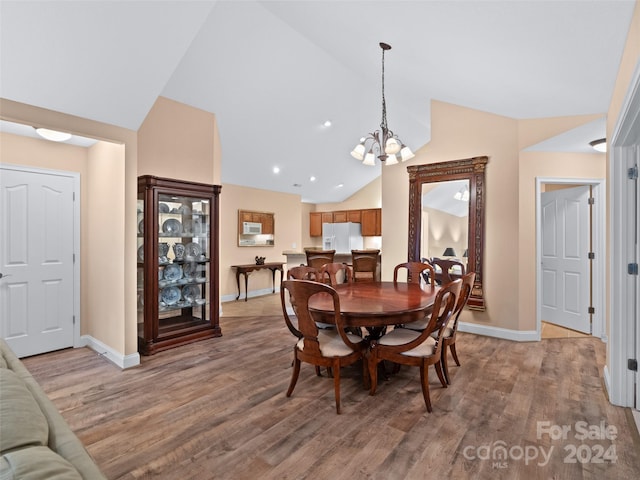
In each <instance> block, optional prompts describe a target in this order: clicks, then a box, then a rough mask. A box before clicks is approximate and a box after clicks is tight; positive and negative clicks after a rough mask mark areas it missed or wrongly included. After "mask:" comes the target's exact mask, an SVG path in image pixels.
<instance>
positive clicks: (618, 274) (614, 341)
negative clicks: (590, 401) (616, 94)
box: [604, 63, 640, 410]
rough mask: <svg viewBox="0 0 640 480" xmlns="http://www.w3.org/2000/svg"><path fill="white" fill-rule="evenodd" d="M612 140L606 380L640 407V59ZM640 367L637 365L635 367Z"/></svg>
mask: <svg viewBox="0 0 640 480" xmlns="http://www.w3.org/2000/svg"><path fill="white" fill-rule="evenodd" d="M620 112H621V113H620V117H619V118H618V119H617V121H616V125H615V128H614V130H613V134H612V139H611V142H610V153H609V176H610V179H611V210H610V214H609V215H610V230H609V235H610V238H611V252H610V264H611V266H610V272H609V273H610V276H611V288H610V328H609V329H610V332H611V342H610V347H609V351H608V362H607V365H606V366H605V369H604V379H605V385H606V387H607V391H608V393H609V399H610V401H611V403H613V404H614V405H620V406H623V407H634V408H635V409H637V410H638V409H640V381H638V369H637V367H635V365H634V362H635V363H636V364H637V362H638V360H640V358H639V357H640V306H639V305H638V302H639V300H638V298H639V297H640V277H639V276H638V271H637V265H638V262H639V260H640V244H639V238H640V225H639V224H640V220H639V219H638V215H640V194H639V192H638V190H639V189H640V186H639V182H640V180H639V179H638V166H639V165H640V63H638V65H637V66H636V69H635V71H634V73H633V76H632V78H631V81H630V82H629V89H628V91H627V95H626V97H625V99H624V101H623V103H622V106H621V108H620ZM634 367H635V368H634Z"/></svg>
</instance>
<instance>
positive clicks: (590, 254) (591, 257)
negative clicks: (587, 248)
mask: <svg viewBox="0 0 640 480" xmlns="http://www.w3.org/2000/svg"><path fill="white" fill-rule="evenodd" d="M595 258H596V254H595V253H594V252H589V260H593V259H595Z"/></svg>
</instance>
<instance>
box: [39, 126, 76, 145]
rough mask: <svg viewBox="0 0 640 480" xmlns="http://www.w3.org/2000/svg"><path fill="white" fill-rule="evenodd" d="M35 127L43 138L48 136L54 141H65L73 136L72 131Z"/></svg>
mask: <svg viewBox="0 0 640 480" xmlns="http://www.w3.org/2000/svg"><path fill="white" fill-rule="evenodd" d="M34 128H35V129H36V133H37V134H38V135H40V136H41V137H42V138H46V139H47V140H51V141H52V142H64V141H66V140H69V139H70V138H71V134H70V133H66V132H58V131H56V130H49V129H48V128H36V127H34Z"/></svg>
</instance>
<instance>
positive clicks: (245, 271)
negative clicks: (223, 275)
mask: <svg viewBox="0 0 640 480" xmlns="http://www.w3.org/2000/svg"><path fill="white" fill-rule="evenodd" d="M283 265H284V262H270V263H263V264H262V265H256V264H255V263H249V264H247V265H231V268H235V269H236V283H237V284H238V296H237V297H236V300H238V299H239V298H240V275H244V301H245V302H246V301H247V298H248V296H249V289H248V283H249V281H248V277H249V274H250V273H251V272H253V271H254V270H263V269H265V268H268V269H269V270H271V282H272V285H273V293H276V270H278V271H279V272H280V283H282V275H283V268H282V266H283Z"/></svg>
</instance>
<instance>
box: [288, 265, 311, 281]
mask: <svg viewBox="0 0 640 480" xmlns="http://www.w3.org/2000/svg"><path fill="white" fill-rule="evenodd" d="M291 279H295V280H317V279H318V269H317V268H314V267H309V266H307V265H300V266H298V267H291V268H289V269H288V270H287V280H291Z"/></svg>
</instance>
